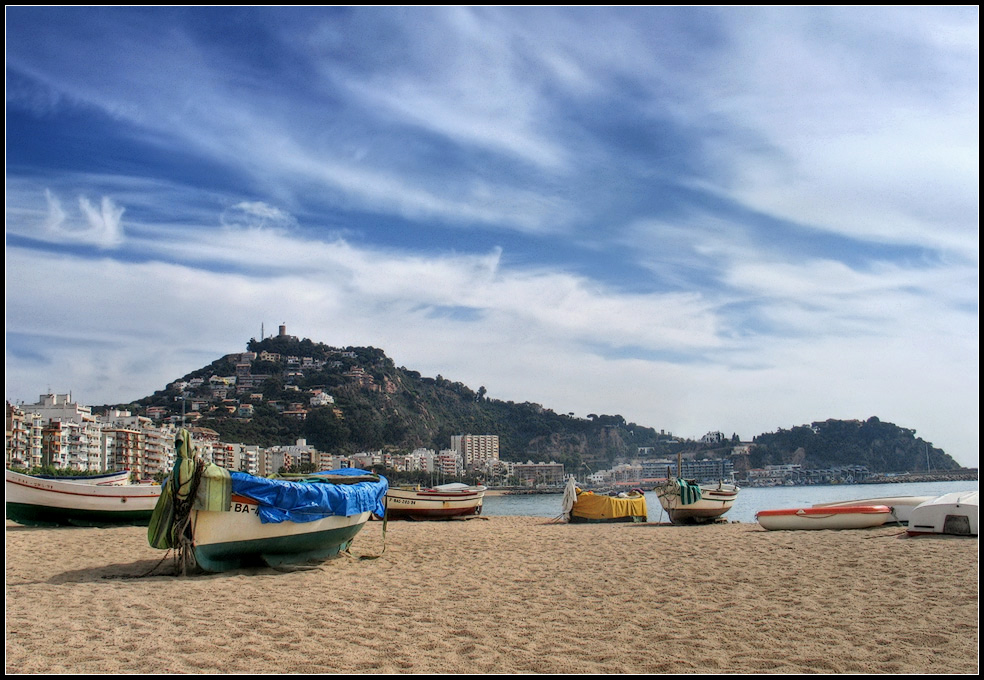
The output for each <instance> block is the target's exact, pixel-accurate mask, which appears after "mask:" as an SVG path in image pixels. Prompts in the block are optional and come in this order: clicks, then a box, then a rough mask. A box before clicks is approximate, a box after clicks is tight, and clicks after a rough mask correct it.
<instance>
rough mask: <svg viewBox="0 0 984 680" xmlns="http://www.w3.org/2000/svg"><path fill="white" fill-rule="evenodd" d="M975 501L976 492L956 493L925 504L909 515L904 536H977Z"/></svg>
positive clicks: (976, 503)
mask: <svg viewBox="0 0 984 680" xmlns="http://www.w3.org/2000/svg"><path fill="white" fill-rule="evenodd" d="M977 499H978V492H977V491H958V492H955V493H948V494H945V495H943V496H940V497H939V498H934V499H932V500H929V501H926V502H925V503H923V504H921V505H919V506H918V507H916V508H915V509H914V510H913V511H912V515H911V516H910V517H909V528H908V529H907V530H906V533H908V534H909V535H910V536H919V535H922V534H951V535H954V536H977V505H978V502H977Z"/></svg>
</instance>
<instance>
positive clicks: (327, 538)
mask: <svg viewBox="0 0 984 680" xmlns="http://www.w3.org/2000/svg"><path fill="white" fill-rule="evenodd" d="M258 510H259V505H258V504H257V503H256V501H253V500H252V499H249V498H245V497H242V496H235V495H234V496H233V499H232V507H231V509H230V511H229V512H209V511H205V510H193V511H192V513H191V530H192V536H193V542H194V554H195V560H196V561H197V563H198V566H200V567H201V568H202V569H204V570H205V571H210V572H213V573H216V572H223V571H229V570H230V569H239V568H242V567H248V566H255V565H266V566H270V567H276V566H282V565H286V564H298V563H301V562H308V561H312V560H324V559H328V558H330V557H334V556H335V555H337V554H338V553H339V552H341V551H343V550H346V549H348V547H349V545H350V544H351V543H352V539H353V538H354V537H355V535H356V534H358V533H359V531H360V530H361V529H362V527H363V526H364V525H365V523H366V522H367V521H368V520H369V515H370V514H371V513H369V512H362V513H359V514H357V515H352V516H349V517H343V516H337V515H333V516H330V517H325V518H323V519H319V520H315V521H313V522H290V521H287V522H279V523H266V524H264V523H263V522H261V521H260V517H259V512H258Z"/></svg>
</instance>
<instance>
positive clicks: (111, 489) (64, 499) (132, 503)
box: [4, 470, 161, 526]
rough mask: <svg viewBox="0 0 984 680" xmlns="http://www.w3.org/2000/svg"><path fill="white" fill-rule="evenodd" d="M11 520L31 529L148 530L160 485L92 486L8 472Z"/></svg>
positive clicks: (5, 493)
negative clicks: (126, 527) (112, 527)
mask: <svg viewBox="0 0 984 680" xmlns="http://www.w3.org/2000/svg"><path fill="white" fill-rule="evenodd" d="M4 495H5V496H6V499H5V500H6V514H7V519H9V520H12V521H14V522H17V523H18V524H26V525H29V526H59V525H75V526H104V525H111V524H136V525H139V526H147V523H148V522H149V521H150V515H151V513H152V512H153V511H154V506H155V505H156V504H157V499H158V498H159V497H160V495H161V487H160V486H159V485H157V484H123V485H118V484H109V485H105V486H104V485H100V484H91V483H81V484H80V483H79V482H63V481H61V480H58V479H42V478H40V477H32V476H30V475H22V474H20V473H17V472H13V471H11V470H5V471H4Z"/></svg>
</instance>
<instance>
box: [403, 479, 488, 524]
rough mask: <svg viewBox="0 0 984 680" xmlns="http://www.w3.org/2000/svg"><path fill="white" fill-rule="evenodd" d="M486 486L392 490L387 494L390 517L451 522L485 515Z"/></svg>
mask: <svg viewBox="0 0 984 680" xmlns="http://www.w3.org/2000/svg"><path fill="white" fill-rule="evenodd" d="M485 490H486V489H485V487H484V486H468V485H467V484H460V483H455V484H442V485H440V486H435V487H433V488H431V489H420V488H414V489H408V488H403V489H399V488H392V487H391V488H390V489H389V490H388V491H387V492H386V516H387V517H389V518H397V519H399V518H405V519H447V518H450V517H468V516H471V515H480V514H481V513H482V499H484V498H485Z"/></svg>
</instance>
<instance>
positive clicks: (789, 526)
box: [755, 505, 892, 531]
mask: <svg viewBox="0 0 984 680" xmlns="http://www.w3.org/2000/svg"><path fill="white" fill-rule="evenodd" d="M891 514H892V509H891V508H890V507H888V506H887V505H846V506H835V507H826V508H789V509H783V510H761V511H759V512H757V513H755V519H756V520H757V521H758V523H759V524H760V525H762V528H763V529H767V530H769V531H784V530H810V529H813V530H817V529H868V528H871V527H877V526H881V525H882V524H884V523H885V522H886V521H888V519H889V517H890V516H891Z"/></svg>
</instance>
